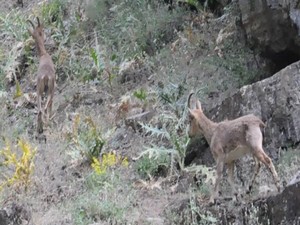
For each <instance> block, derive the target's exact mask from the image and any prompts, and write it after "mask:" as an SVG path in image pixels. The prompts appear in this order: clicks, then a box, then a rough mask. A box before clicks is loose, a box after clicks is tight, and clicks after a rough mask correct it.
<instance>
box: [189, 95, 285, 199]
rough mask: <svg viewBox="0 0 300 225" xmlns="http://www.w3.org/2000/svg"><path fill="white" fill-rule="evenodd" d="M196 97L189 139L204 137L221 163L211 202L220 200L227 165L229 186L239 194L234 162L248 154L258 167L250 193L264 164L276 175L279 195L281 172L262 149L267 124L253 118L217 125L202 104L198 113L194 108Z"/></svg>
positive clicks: (238, 119)
mask: <svg viewBox="0 0 300 225" xmlns="http://www.w3.org/2000/svg"><path fill="white" fill-rule="evenodd" d="M192 95H193V93H192V94H190V95H189V98H188V107H189V114H190V128H189V132H188V134H189V137H190V138H192V137H194V136H195V135H197V134H203V135H204V137H205V139H206V140H207V142H208V144H209V146H210V150H211V152H212V155H213V157H214V159H215V161H216V163H217V168H216V170H217V177H216V182H215V186H214V190H213V193H212V195H211V198H210V202H211V203H214V202H215V199H216V198H217V197H218V194H219V185H220V181H221V179H222V174H223V169H224V166H225V164H226V165H227V167H228V182H229V184H230V186H231V187H232V189H233V192H234V194H237V192H236V188H235V185H234V175H233V174H234V162H235V160H237V159H239V158H241V157H243V156H244V155H246V154H248V153H250V154H252V155H253V158H254V160H255V164H256V165H255V172H254V174H253V177H252V180H251V182H250V186H249V189H251V187H252V185H253V183H254V181H255V178H256V176H257V174H258V172H259V169H260V162H262V163H263V164H265V165H266V167H267V168H268V169H269V171H270V172H271V173H272V176H273V179H274V182H275V185H276V187H277V190H278V192H279V191H280V187H279V178H278V175H277V172H276V170H275V167H274V165H273V163H272V160H271V159H270V158H269V157H268V156H267V155H266V153H265V152H264V150H263V147H262V142H263V135H262V132H261V129H262V128H263V127H264V126H265V125H264V123H263V122H262V121H261V120H260V119H259V118H258V117H256V116H254V115H253V114H250V115H246V116H242V117H239V118H237V119H234V120H226V121H223V122H220V123H215V122H213V121H211V120H210V119H208V118H207V117H206V116H205V115H204V113H203V111H202V108H201V103H200V102H199V100H197V102H196V108H195V109H191V108H190V99H191V96H192Z"/></svg>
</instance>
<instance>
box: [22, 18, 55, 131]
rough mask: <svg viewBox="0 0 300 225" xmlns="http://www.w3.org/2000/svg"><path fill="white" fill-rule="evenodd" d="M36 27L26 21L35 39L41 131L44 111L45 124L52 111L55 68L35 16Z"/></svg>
mask: <svg viewBox="0 0 300 225" xmlns="http://www.w3.org/2000/svg"><path fill="white" fill-rule="evenodd" d="M36 19H37V23H38V25H37V27H35V26H34V24H33V23H32V21H30V20H28V22H29V23H30V24H31V25H32V27H33V29H28V31H29V33H30V34H31V36H32V37H33V39H34V40H35V44H36V47H37V51H38V57H39V67H38V71H37V99H38V117H37V132H38V133H43V123H44V115H45V113H46V122H45V123H46V124H48V122H49V118H50V116H51V113H52V101H53V96H54V88H55V68H54V64H53V61H52V58H51V56H50V55H49V54H48V53H47V51H46V49H45V45H44V41H45V34H44V30H43V26H42V25H41V24H40V20H39V18H38V17H37V18H36ZM44 92H47V101H46V104H45V108H44V109H43V108H42V97H43V94H44Z"/></svg>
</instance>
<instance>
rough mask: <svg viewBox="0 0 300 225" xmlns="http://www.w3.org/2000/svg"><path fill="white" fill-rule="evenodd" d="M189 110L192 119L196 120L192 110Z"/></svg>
mask: <svg viewBox="0 0 300 225" xmlns="http://www.w3.org/2000/svg"><path fill="white" fill-rule="evenodd" d="M188 109H189V113H190V116H191V117H192V118H195V114H194V111H193V110H192V109H190V108H188Z"/></svg>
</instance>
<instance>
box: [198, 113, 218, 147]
mask: <svg viewBox="0 0 300 225" xmlns="http://www.w3.org/2000/svg"><path fill="white" fill-rule="evenodd" d="M197 114H198V115H197V122H198V125H199V127H200V129H201V130H202V134H203V135H204V137H205V139H206V140H207V142H208V143H209V144H210V141H211V138H212V136H213V133H214V130H215V129H216V127H217V125H218V124H217V123H215V122H213V121H211V120H210V119H208V118H207V117H206V116H205V114H204V113H203V112H202V111H201V110H197Z"/></svg>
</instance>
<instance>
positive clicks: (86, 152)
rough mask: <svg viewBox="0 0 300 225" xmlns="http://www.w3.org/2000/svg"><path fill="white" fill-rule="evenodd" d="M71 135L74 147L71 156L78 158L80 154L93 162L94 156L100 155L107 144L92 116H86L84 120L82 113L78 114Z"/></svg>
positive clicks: (71, 143)
mask: <svg viewBox="0 0 300 225" xmlns="http://www.w3.org/2000/svg"><path fill="white" fill-rule="evenodd" d="M69 136H70V137H69V138H70V141H71V142H70V147H71V149H72V152H71V153H70V154H71V156H73V157H74V158H78V157H79V156H78V155H81V157H83V158H84V159H85V160H87V161H88V162H92V161H93V158H97V157H99V155H100V153H101V150H102V148H103V145H104V144H105V141H104V140H103V138H102V136H101V132H100V130H99V129H98V128H97V127H96V125H95V123H94V121H93V120H92V119H91V117H85V118H84V119H83V120H82V119H81V118H80V115H76V117H75V119H74V123H73V128H72V132H70V134H69Z"/></svg>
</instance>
